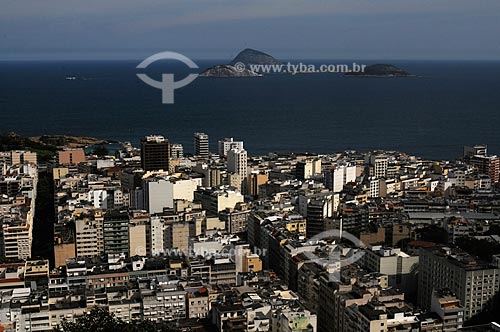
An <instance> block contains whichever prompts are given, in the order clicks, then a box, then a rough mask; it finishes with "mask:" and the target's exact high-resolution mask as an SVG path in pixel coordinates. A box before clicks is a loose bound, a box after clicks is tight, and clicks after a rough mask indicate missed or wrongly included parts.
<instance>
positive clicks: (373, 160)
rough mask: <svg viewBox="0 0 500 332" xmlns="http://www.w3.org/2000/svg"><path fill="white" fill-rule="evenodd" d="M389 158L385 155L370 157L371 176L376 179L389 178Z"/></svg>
mask: <svg viewBox="0 0 500 332" xmlns="http://www.w3.org/2000/svg"><path fill="white" fill-rule="evenodd" d="M388 165H389V158H387V156H385V155H376V154H374V155H371V156H370V176H372V177H374V178H385V177H386V176H387V168H388Z"/></svg>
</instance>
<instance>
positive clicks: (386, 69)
mask: <svg viewBox="0 0 500 332" xmlns="http://www.w3.org/2000/svg"><path fill="white" fill-rule="evenodd" d="M345 75H346V76H349V77H413V76H415V75H413V74H410V73H409V72H407V71H404V70H402V69H400V68H398V67H396V66H393V65H388V64H375V65H370V66H367V67H366V68H365V70H364V71H363V72H356V73H346V74H345Z"/></svg>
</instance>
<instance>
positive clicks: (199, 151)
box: [194, 133, 208, 158]
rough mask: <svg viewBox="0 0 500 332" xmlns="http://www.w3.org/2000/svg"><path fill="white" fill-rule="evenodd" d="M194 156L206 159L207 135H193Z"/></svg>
mask: <svg viewBox="0 0 500 332" xmlns="http://www.w3.org/2000/svg"><path fill="white" fill-rule="evenodd" d="M194 155H195V156H198V157H204V158H206V157H208V135H207V134H205V133H194Z"/></svg>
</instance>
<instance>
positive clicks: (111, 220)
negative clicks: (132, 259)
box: [103, 210, 129, 256]
mask: <svg viewBox="0 0 500 332" xmlns="http://www.w3.org/2000/svg"><path fill="white" fill-rule="evenodd" d="M128 224H129V216H128V214H127V213H126V212H119V211H116V210H115V211H110V212H109V213H107V214H106V215H105V216H104V223H103V236H104V253H106V254H121V253H124V254H126V255H127V256H128V255H129V252H128V251H129V234H128Z"/></svg>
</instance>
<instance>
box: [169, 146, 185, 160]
mask: <svg viewBox="0 0 500 332" xmlns="http://www.w3.org/2000/svg"><path fill="white" fill-rule="evenodd" d="M182 157H184V147H183V146H182V144H171V145H170V158H172V159H180V158H182Z"/></svg>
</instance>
